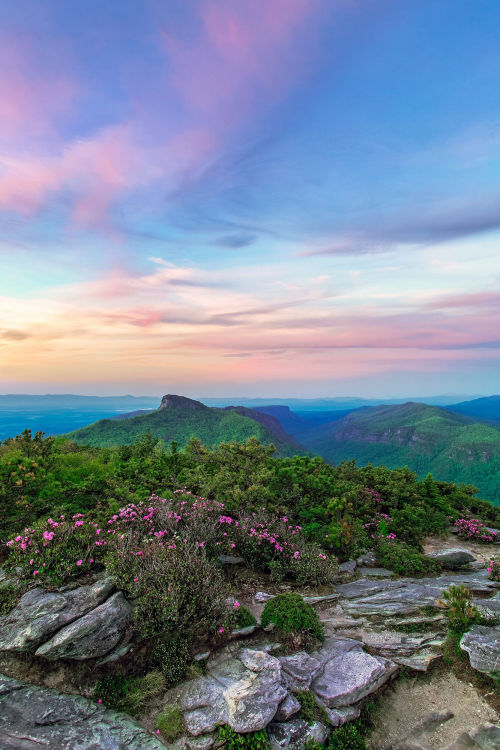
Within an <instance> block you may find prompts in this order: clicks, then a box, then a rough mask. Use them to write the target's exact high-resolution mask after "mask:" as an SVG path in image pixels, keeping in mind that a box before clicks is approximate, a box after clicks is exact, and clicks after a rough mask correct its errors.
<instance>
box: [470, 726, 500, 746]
mask: <svg viewBox="0 0 500 750" xmlns="http://www.w3.org/2000/svg"><path fill="white" fill-rule="evenodd" d="M469 734H470V736H471V739H472V740H473V741H474V742H475V743H476V745H477V746H478V747H480V748H481V750H500V727H499V726H497V725H496V724H483V725H482V726H481V727H477V728H476V729H473V730H472V731H471V732H469Z"/></svg>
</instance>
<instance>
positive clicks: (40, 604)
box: [0, 578, 115, 651]
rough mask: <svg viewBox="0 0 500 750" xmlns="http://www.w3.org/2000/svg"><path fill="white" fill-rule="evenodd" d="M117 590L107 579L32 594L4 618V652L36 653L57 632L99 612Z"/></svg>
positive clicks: (0, 637) (0, 640) (0, 645)
mask: <svg viewBox="0 0 500 750" xmlns="http://www.w3.org/2000/svg"><path fill="white" fill-rule="evenodd" d="M114 588H115V586H114V583H113V581H112V580H111V579H109V578H107V579H103V580H100V581H97V582H96V583H94V584H92V585H91V586H79V587H78V588H75V589H72V590H71V591H65V592H51V591H45V590H44V589H40V588H37V589H32V590H31V591H28V592H27V593H26V594H24V596H22V597H21V599H20V600H19V602H18V604H17V606H16V607H15V608H14V609H13V610H12V611H11V612H9V613H8V614H7V615H5V616H4V617H0V651H35V650H36V648H37V647H38V646H40V645H41V644H42V643H43V642H45V641H47V640H48V639H49V638H50V637H51V636H52V635H53V634H54V633H55V632H56V631H57V630H59V629H60V628H62V627H64V626H65V625H68V624H69V623H71V622H73V621H74V620H76V619H78V618H79V617H82V616H83V615H86V614H87V612H90V611H91V610H92V609H95V608H96V607H97V606H98V605H99V604H101V603H102V602H103V601H104V600H105V599H106V598H107V597H108V596H109V594H110V593H111V592H112V591H113V589H114Z"/></svg>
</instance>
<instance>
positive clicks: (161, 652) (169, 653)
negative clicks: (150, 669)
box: [151, 634, 191, 685]
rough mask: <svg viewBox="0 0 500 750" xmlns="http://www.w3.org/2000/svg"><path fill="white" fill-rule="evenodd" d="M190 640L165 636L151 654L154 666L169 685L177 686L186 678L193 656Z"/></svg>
mask: <svg viewBox="0 0 500 750" xmlns="http://www.w3.org/2000/svg"><path fill="white" fill-rule="evenodd" d="M189 645H190V644H189V642H188V640H187V639H186V638H185V637H183V636H180V635H177V634H171V635H165V636H164V637H163V638H162V639H160V640H159V641H158V642H157V643H156V645H155V646H154V648H153V650H152V653H151V660H152V663H153V665H154V666H155V667H156V668H157V669H158V670H159V671H160V672H161V673H162V675H163V676H164V678H165V681H166V684H167V685H175V684H176V683H178V682H180V681H181V680H183V679H184V677H185V676H186V672H187V670H188V667H189V664H190V662H191V654H190V650H189Z"/></svg>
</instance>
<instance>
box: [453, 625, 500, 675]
mask: <svg viewBox="0 0 500 750" xmlns="http://www.w3.org/2000/svg"><path fill="white" fill-rule="evenodd" d="M460 648H461V649H462V651H466V652H467V653H468V654H469V659H470V663H471V667H473V668H474V669H477V671H478V672H483V673H484V674H488V675H490V676H491V677H498V676H499V675H500V628H499V627H486V626H485V625H474V627H473V628H472V629H471V630H469V632H468V633H465V635H464V636H462V640H461V641H460Z"/></svg>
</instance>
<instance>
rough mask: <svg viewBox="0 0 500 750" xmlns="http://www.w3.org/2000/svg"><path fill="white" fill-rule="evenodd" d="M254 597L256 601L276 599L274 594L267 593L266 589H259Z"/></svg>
mask: <svg viewBox="0 0 500 750" xmlns="http://www.w3.org/2000/svg"><path fill="white" fill-rule="evenodd" d="M254 599H255V601H256V602H268V601H269V599H274V595H273V594H266V593H265V591H257V593H256V594H255V595H254Z"/></svg>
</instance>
